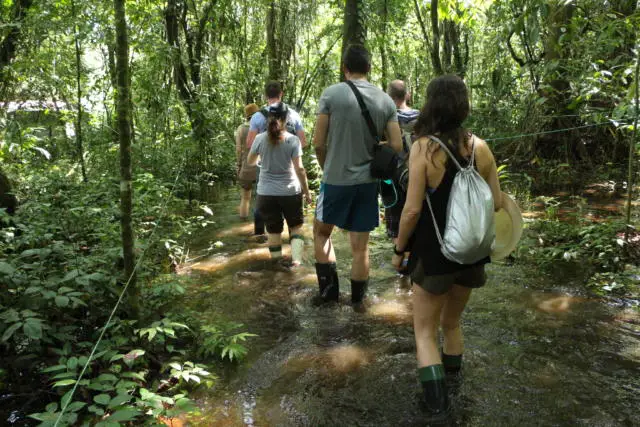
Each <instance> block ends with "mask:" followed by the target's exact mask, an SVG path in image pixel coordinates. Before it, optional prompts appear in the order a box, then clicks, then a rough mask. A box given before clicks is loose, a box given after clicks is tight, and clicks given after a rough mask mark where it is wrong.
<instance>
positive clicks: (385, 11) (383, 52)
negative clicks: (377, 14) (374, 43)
mask: <svg viewBox="0 0 640 427" xmlns="http://www.w3.org/2000/svg"><path fill="white" fill-rule="evenodd" d="M388 16H389V4H388V0H384V2H383V5H382V29H381V30H380V31H381V37H380V39H381V40H380V63H381V66H382V72H381V74H382V81H381V83H382V90H384V91H386V90H387V81H388V76H389V61H388V60H387V20H388Z"/></svg>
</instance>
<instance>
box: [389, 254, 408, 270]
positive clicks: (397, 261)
mask: <svg viewBox="0 0 640 427" xmlns="http://www.w3.org/2000/svg"><path fill="white" fill-rule="evenodd" d="M406 255H407V254H406V253H404V254H402V255H396V254H393V257H392V258H391V264H393V267H394V268H395V269H396V270H397V271H401V270H404V266H403V265H402V264H403V261H404V258H405V256H406Z"/></svg>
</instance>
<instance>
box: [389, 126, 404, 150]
mask: <svg viewBox="0 0 640 427" xmlns="http://www.w3.org/2000/svg"><path fill="white" fill-rule="evenodd" d="M386 133H387V139H388V140H389V146H390V147H391V148H393V149H394V151H395V152H397V153H399V152H401V151H402V132H401V131H400V125H399V124H398V122H387V127H386Z"/></svg>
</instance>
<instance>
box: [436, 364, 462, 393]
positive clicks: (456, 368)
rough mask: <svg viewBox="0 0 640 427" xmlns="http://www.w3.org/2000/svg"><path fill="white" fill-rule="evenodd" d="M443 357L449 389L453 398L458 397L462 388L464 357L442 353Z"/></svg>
mask: <svg viewBox="0 0 640 427" xmlns="http://www.w3.org/2000/svg"><path fill="white" fill-rule="evenodd" d="M441 357H442V365H443V366H444V374H445V381H446V383H447V389H448V390H449V394H450V395H451V396H456V395H457V394H458V393H459V392H460V386H461V385H462V373H461V369H462V355H461V354H459V355H451V354H445V353H441Z"/></svg>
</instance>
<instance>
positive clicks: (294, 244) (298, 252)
mask: <svg viewBox="0 0 640 427" xmlns="http://www.w3.org/2000/svg"><path fill="white" fill-rule="evenodd" d="M303 252H304V239H303V238H302V236H294V237H292V238H291V261H293V262H294V263H297V264H302V253H303Z"/></svg>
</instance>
